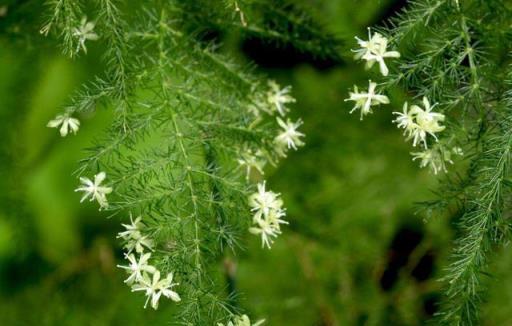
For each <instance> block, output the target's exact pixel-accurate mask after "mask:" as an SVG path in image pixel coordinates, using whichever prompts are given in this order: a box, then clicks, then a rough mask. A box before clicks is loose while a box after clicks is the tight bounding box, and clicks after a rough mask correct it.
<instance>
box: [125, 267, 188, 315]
mask: <svg viewBox="0 0 512 326" xmlns="http://www.w3.org/2000/svg"><path fill="white" fill-rule="evenodd" d="M172 279H173V275H172V273H169V274H167V277H166V278H164V279H160V271H158V270H157V271H155V272H154V273H153V277H152V278H151V279H150V278H149V275H147V274H146V275H144V277H143V279H142V280H141V281H140V284H135V285H134V286H133V287H132V291H144V292H145V294H146V296H147V299H146V303H145V304H144V308H146V307H147V305H148V302H149V300H151V307H153V309H155V310H156V309H157V308H158V301H159V300H160V297H161V296H162V295H163V296H165V297H167V298H169V299H171V300H172V301H175V302H178V301H180V300H181V298H180V296H179V295H178V293H176V292H175V291H173V290H172V288H173V287H174V286H176V285H178V283H173V282H172Z"/></svg>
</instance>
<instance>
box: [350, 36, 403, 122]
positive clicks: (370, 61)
mask: <svg viewBox="0 0 512 326" xmlns="http://www.w3.org/2000/svg"><path fill="white" fill-rule="evenodd" d="M356 40H357V43H358V44H359V46H360V48H359V49H357V50H353V52H355V56H354V58H355V59H356V60H365V61H366V68H367V69H370V68H371V67H373V65H374V64H375V63H376V62H377V63H379V67H380V73H381V74H382V75H383V76H387V75H388V74H389V69H388V67H387V65H386V62H385V61H384V59H385V58H399V57H400V53H398V52H397V51H388V50H387V47H388V39H387V38H385V37H384V36H382V35H381V34H379V33H373V36H372V35H371V32H370V29H368V41H364V40H361V39H360V38H358V37H356ZM368 83H369V86H368V90H367V91H366V92H364V91H362V92H359V89H358V87H357V86H356V85H354V91H353V92H350V93H349V96H350V97H349V98H347V99H345V101H354V102H355V105H354V108H353V109H352V110H351V111H350V113H353V112H354V111H356V110H357V109H360V110H361V120H363V117H364V116H365V115H367V114H369V113H372V112H373V111H372V106H376V105H381V104H389V98H388V97H387V96H386V95H382V94H380V93H378V92H377V91H376V88H377V83H373V82H372V81H371V80H370V81H368Z"/></svg>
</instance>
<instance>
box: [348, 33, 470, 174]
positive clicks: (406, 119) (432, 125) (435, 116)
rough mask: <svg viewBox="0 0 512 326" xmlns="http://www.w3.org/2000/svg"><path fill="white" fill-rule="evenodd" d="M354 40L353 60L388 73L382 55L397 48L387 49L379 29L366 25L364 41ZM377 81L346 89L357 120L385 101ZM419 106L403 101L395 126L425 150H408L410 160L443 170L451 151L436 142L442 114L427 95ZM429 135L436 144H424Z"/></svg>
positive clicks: (395, 54) (395, 55) (389, 54)
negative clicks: (357, 113) (365, 87)
mask: <svg viewBox="0 0 512 326" xmlns="http://www.w3.org/2000/svg"><path fill="white" fill-rule="evenodd" d="M356 40H357V43H358V44H359V46H360V48H359V49H357V50H353V52H355V56H354V58H355V59H356V60H365V61H366V68H367V69H369V68H371V67H372V66H373V65H374V64H375V63H376V62H377V63H378V64H379V66H380V72H381V74H382V75H383V76H387V75H388V74H389V69H388V67H387V65H386V63H385V61H384V59H385V58H399V57H400V53H399V52H397V51H388V50H387V47H388V39H387V38H386V37H384V36H383V35H381V34H379V33H373V35H372V34H371V31H370V29H368V41H365V40H362V39H360V38H357V37H356ZM376 88H377V83H374V82H372V81H371V80H370V81H369V86H368V90H367V91H359V89H358V87H357V86H354V91H353V92H349V98H347V99H345V101H353V102H355V105H354V107H353V109H352V110H351V111H350V113H353V112H354V111H356V110H358V109H359V110H360V111H361V120H363V117H364V116H365V115H367V114H370V113H373V111H372V107H373V106H377V105H381V104H389V103H390V101H389V98H388V97H387V96H385V95H383V94H380V93H379V92H377V91H376ZM422 102H423V108H422V107H420V106H419V105H411V106H410V107H409V105H408V103H407V102H405V103H404V105H403V110H402V112H393V114H395V115H397V117H396V119H395V120H393V122H394V123H396V124H397V126H398V128H402V129H404V135H405V137H406V139H407V140H411V139H412V145H413V146H414V147H416V145H418V144H419V143H421V144H423V147H424V148H425V151H423V152H414V153H411V155H412V156H413V160H420V167H426V166H429V167H430V168H431V170H432V172H434V174H437V173H438V172H439V171H446V163H450V164H453V162H452V161H451V152H450V151H449V150H446V149H444V147H442V146H441V145H440V144H437V142H438V137H437V134H438V133H440V132H441V131H443V130H444V129H445V126H443V125H442V122H444V120H445V116H444V114H442V113H439V112H434V111H433V109H434V107H435V106H436V105H430V101H429V100H428V98H427V97H423V101H422ZM429 135H430V136H431V137H432V138H433V139H434V140H435V141H436V145H435V146H436V148H433V149H429V148H428V136H429ZM452 152H453V153H455V154H460V155H462V154H461V153H462V152H461V151H460V153H459V151H458V150H456V149H453V150H452Z"/></svg>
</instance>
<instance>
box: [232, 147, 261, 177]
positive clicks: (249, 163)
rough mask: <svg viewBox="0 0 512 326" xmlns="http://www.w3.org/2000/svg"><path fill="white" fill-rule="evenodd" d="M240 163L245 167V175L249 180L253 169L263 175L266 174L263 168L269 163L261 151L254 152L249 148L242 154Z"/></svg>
mask: <svg viewBox="0 0 512 326" xmlns="http://www.w3.org/2000/svg"><path fill="white" fill-rule="evenodd" d="M238 164H240V166H242V167H245V170H246V176H245V177H246V179H247V180H249V176H250V174H251V171H252V170H253V169H254V170H256V171H258V172H259V173H260V174H261V175H264V174H265V173H264V171H263V168H264V167H265V165H266V164H267V161H266V160H265V158H264V157H263V155H262V154H261V151H257V152H256V153H253V151H252V150H250V149H249V150H246V151H245V152H243V153H242V154H241V156H240V158H239V159H238Z"/></svg>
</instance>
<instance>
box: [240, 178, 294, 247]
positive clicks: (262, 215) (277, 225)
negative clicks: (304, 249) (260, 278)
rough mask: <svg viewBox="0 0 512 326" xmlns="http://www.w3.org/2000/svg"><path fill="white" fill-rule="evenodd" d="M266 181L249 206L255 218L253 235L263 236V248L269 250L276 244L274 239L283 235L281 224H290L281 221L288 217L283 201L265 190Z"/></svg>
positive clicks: (260, 184)
mask: <svg viewBox="0 0 512 326" xmlns="http://www.w3.org/2000/svg"><path fill="white" fill-rule="evenodd" d="M265 186H266V184H265V181H264V182H263V183H259V184H258V191H257V192H256V193H254V194H253V195H251V196H250V197H249V206H250V207H251V212H252V213H253V214H254V216H253V227H251V228H250V229H249V231H250V232H251V233H252V234H256V235H260V236H261V245H262V247H265V246H267V247H268V248H269V249H270V247H271V245H272V243H273V242H274V241H273V239H272V238H275V237H277V236H278V235H279V234H281V224H288V222H286V221H285V220H283V219H281V218H282V217H284V216H286V212H285V210H284V209H283V201H282V200H281V199H280V198H279V194H276V193H274V192H272V191H267V190H266V189H265Z"/></svg>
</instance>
